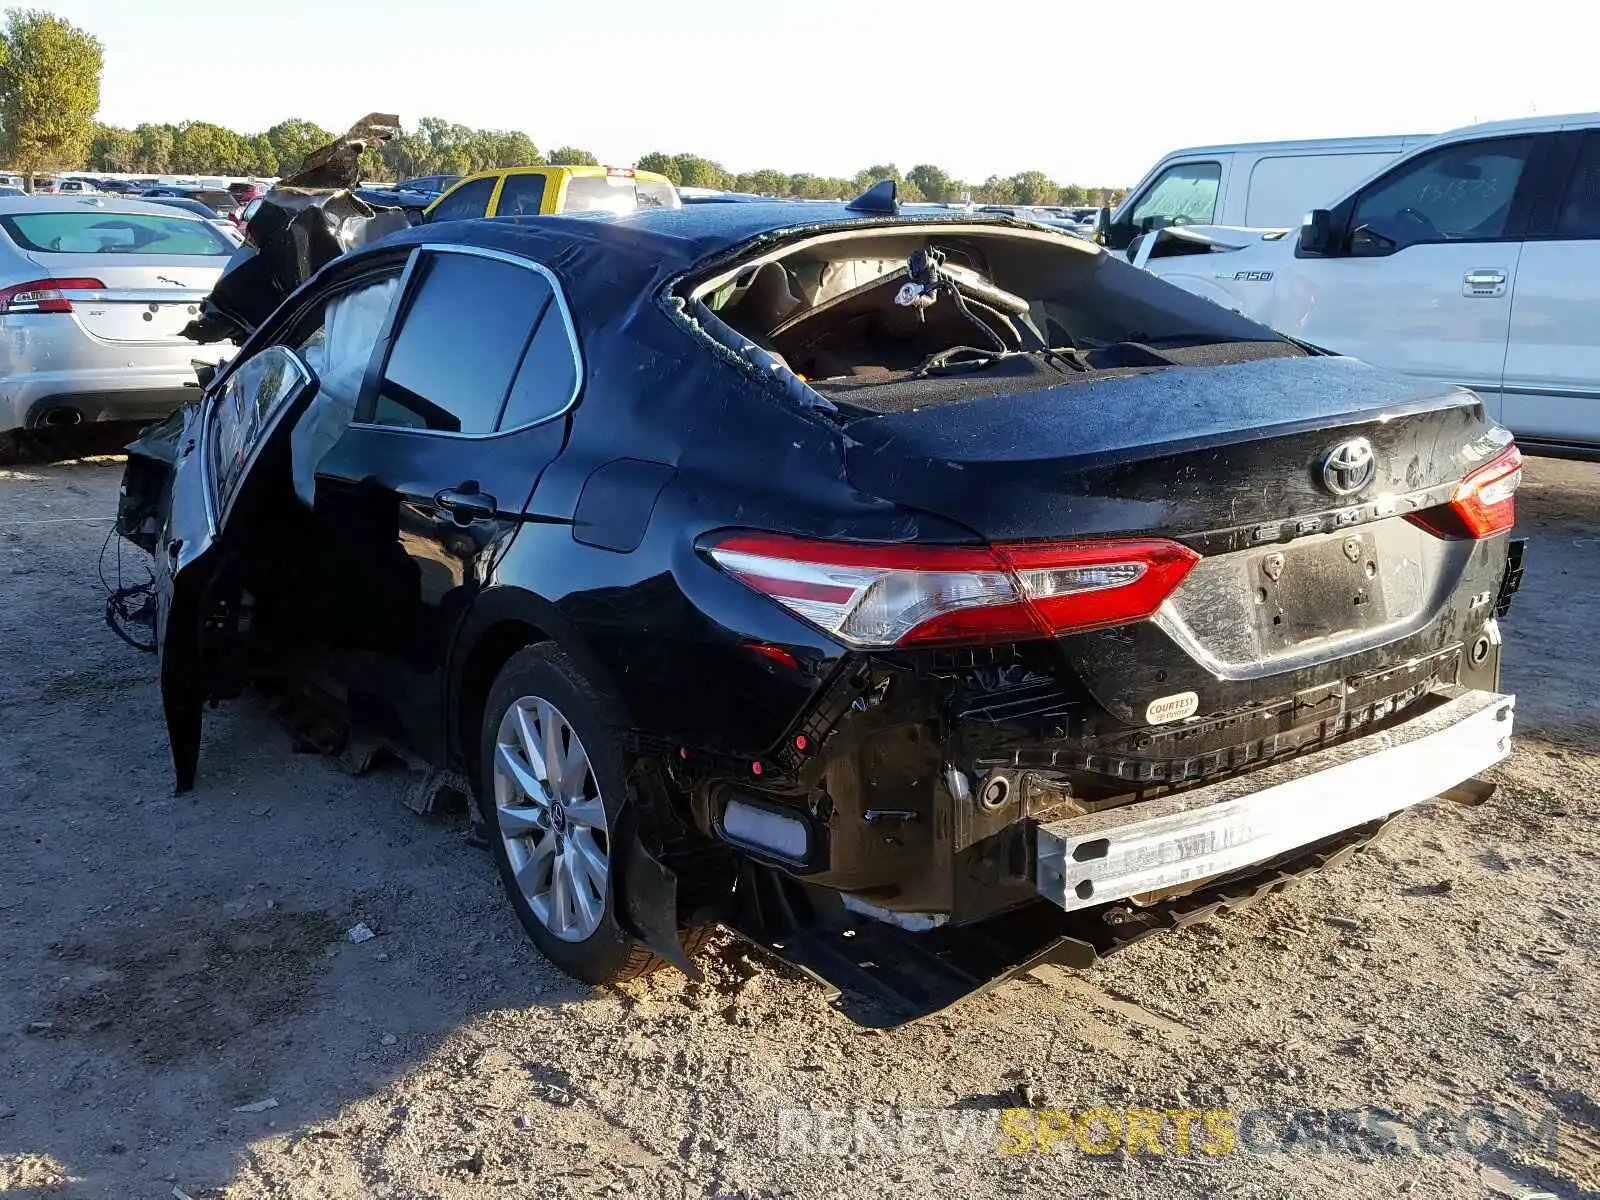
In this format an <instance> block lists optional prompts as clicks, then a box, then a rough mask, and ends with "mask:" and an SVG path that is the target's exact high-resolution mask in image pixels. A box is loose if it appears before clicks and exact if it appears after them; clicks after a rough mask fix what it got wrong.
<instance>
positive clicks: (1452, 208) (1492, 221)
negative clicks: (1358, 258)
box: [1350, 137, 1533, 254]
mask: <svg viewBox="0 0 1600 1200" xmlns="http://www.w3.org/2000/svg"><path fill="white" fill-rule="evenodd" d="M1532 148H1533V139H1532V138H1531V137H1512V138H1493V139H1491V140H1489V141H1483V142H1460V143H1457V144H1455V145H1452V146H1441V147H1439V149H1437V150H1433V151H1430V152H1429V153H1427V154H1421V155H1418V156H1417V157H1416V158H1413V159H1411V160H1410V161H1409V162H1404V163H1401V164H1400V165H1399V166H1397V167H1396V168H1395V169H1394V170H1392V171H1390V172H1389V173H1388V174H1387V175H1385V176H1383V177H1382V178H1381V179H1379V180H1377V181H1376V182H1374V183H1373V184H1372V185H1371V186H1370V187H1368V188H1367V189H1366V191H1364V192H1362V193H1361V195H1360V196H1359V197H1358V198H1357V200H1356V204H1355V210H1354V213H1353V215H1352V216H1351V219H1350V229H1351V230H1352V234H1351V239H1350V249H1351V251H1352V252H1353V253H1355V254H1361V253H1392V252H1393V251H1394V250H1395V249H1399V248H1404V247H1406V246H1416V245H1424V244H1427V243H1430V242H1458V241H1473V242H1484V241H1495V240H1497V239H1499V238H1503V237H1506V236H1521V235H1520V233H1518V232H1512V231H1508V227H1507V219H1508V218H1509V217H1510V214H1511V202H1512V200H1513V199H1515V197H1516V194H1517V184H1518V183H1519V182H1520V181H1521V179H1522V171H1523V168H1524V167H1525V166H1527V163H1528V153H1529V151H1530V150H1531V149H1532Z"/></svg>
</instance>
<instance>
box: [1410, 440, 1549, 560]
mask: <svg viewBox="0 0 1600 1200" xmlns="http://www.w3.org/2000/svg"><path fill="white" fill-rule="evenodd" d="M1521 482H1522V451H1520V450H1518V449H1517V448H1516V447H1515V446H1510V447H1507V448H1506V449H1505V450H1504V451H1503V452H1501V453H1500V454H1498V455H1496V456H1495V457H1494V458H1492V459H1490V460H1489V461H1488V462H1486V463H1484V464H1483V466H1481V467H1479V468H1478V469H1477V470H1476V471H1473V472H1472V473H1471V474H1469V475H1468V476H1467V477H1466V478H1465V479H1463V480H1462V481H1461V482H1460V483H1458V484H1457V485H1456V494H1455V495H1454V496H1453V497H1451V500H1450V503H1449V504H1442V505H1440V506H1439V507H1437V508H1429V509H1424V510H1423V511H1422V512H1419V513H1414V514H1412V517H1411V519H1412V520H1413V521H1414V522H1416V523H1417V524H1418V525H1421V526H1422V527H1423V528H1424V529H1426V530H1428V531H1429V532H1430V533H1433V534H1436V535H1437V536H1439V537H1447V538H1486V537H1492V536H1493V535H1494V534H1497V533H1504V532H1506V530H1508V529H1510V528H1511V527H1512V526H1513V525H1514V524H1516V521H1517V485H1518V484H1520V483H1521Z"/></svg>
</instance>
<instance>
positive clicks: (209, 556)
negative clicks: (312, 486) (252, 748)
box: [154, 346, 315, 792]
mask: <svg viewBox="0 0 1600 1200" xmlns="http://www.w3.org/2000/svg"><path fill="white" fill-rule="evenodd" d="M314 393H315V377H314V376H313V374H312V373H311V371H310V370H309V369H308V367H307V366H306V364H305V362H304V360H303V359H302V358H300V357H299V356H298V355H297V354H295V353H294V352H292V351H290V350H289V349H287V348H286V347H283V346H269V347H267V348H266V349H265V350H263V351H261V352H260V353H257V354H254V355H252V356H251V357H250V358H249V359H247V360H245V361H244V362H243V363H242V364H240V365H239V366H238V367H237V368H235V369H234V370H232V371H231V372H230V373H229V374H228V376H227V378H226V379H225V380H223V381H222V382H221V383H220V384H219V385H218V386H217V387H216V388H215V389H214V390H213V391H211V392H209V393H208V394H207V395H206V396H205V398H204V399H203V401H202V402H201V403H200V404H199V405H198V406H196V407H194V408H187V407H186V408H183V409H180V410H179V411H178V412H177V413H174V414H173V416H172V417H170V418H168V423H169V424H171V423H179V422H181V432H180V433H179V435H178V436H177V438H176V439H174V444H175V445H176V447H177V450H176V455H175V458H174V461H173V465H172V484H171V491H170V494H169V497H168V500H167V509H168V511H167V517H166V520H165V522H164V524H163V527H162V536H161V539H160V541H159V543H158V544H157V546H156V547H155V552H154V557H155V568H154V575H155V580H154V593H155V634H156V645H157V648H158V650H159V651H160V656H161V669H160V676H161V705H162V712H163V715H164V717H165V720H166V725H167V740H168V743H169V745H170V747H171V751H172V765H173V771H174V773H175V775H176V778H177V790H178V791H180V792H186V791H188V790H189V789H191V788H192V787H193V786H194V781H195V770H196V767H197V765H198V762H199V756H200V723H201V713H202V712H203V710H204V707H205V705H206V703H207V702H208V701H209V702H215V701H217V700H220V699H226V698H228V697H230V696H234V695H237V694H238V691H239V688H240V687H242V682H241V681H240V679H239V677H238V670H237V658H238V656H237V654H236V652H235V649H236V646H237V633H238V629H239V622H240V620H241V608H242V605H241V604H240V603H239V600H240V594H241V588H240V585H239V583H238V581H237V579H236V578H235V575H236V571H235V569H234V568H235V563H234V562H233V561H231V556H230V554H229V553H228V551H229V549H230V539H232V538H233V537H234V536H235V534H236V526H237V525H239V524H241V523H243V524H245V525H247V526H248V524H249V522H248V520H247V519H244V520H242V521H241V519H240V518H238V517H237V514H239V513H241V512H244V513H248V512H249V511H250V510H251V509H252V508H253V507H254V506H255V505H257V504H258V503H268V504H270V503H271V502H272V498H273V496H272V493H273V491H274V484H275V483H276V484H279V485H283V484H286V483H287V472H286V471H285V467H286V466H287V462H286V458H285V456H284V455H283V454H281V453H273V452H272V451H273V449H274V446H275V440H274V439H275V437H276V435H278V434H279V433H280V432H281V431H287V430H289V429H290V428H292V426H293V425H294V423H295V419H296V418H297V417H298V416H299V415H300V414H301V413H302V412H303V411H304V410H305V407H306V405H307V404H308V403H309V402H310V400H311V397H312V396H313V395H314ZM258 468H260V469H259V470H258ZM264 497H265V499H264Z"/></svg>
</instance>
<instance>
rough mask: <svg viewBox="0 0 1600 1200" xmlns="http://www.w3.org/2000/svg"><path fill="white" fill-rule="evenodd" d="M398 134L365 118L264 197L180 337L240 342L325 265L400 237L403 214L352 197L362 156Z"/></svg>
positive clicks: (388, 121)
mask: <svg viewBox="0 0 1600 1200" xmlns="http://www.w3.org/2000/svg"><path fill="white" fill-rule="evenodd" d="M399 131H400V118H399V117H396V116H393V115H390V114H386V113H368V114H367V115H366V116H365V117H362V118H361V120H359V121H357V122H356V123H355V124H354V125H352V126H351V127H350V128H349V129H348V130H347V131H346V132H345V133H343V134H342V135H340V136H339V137H337V138H335V139H334V140H333V141H331V142H329V143H328V144H327V145H326V146H322V147H319V148H318V149H316V150H313V151H312V152H311V153H310V154H308V155H306V157H305V160H304V161H303V162H302V163H301V164H300V167H299V169H298V170H296V171H295V172H294V173H293V174H292V175H289V176H288V177H286V178H284V179H282V180H280V181H279V182H278V183H277V184H276V185H275V186H274V187H273V188H272V190H271V191H269V192H268V193H267V194H266V195H265V196H264V197H262V200H261V207H260V208H258V209H257V210H256V212H255V215H254V216H253V217H251V218H250V224H249V225H248V226H246V228H245V241H244V245H242V246H240V247H239V249H238V250H236V251H235V252H234V254H233V257H232V258H230V259H229V260H228V265H227V266H226V267H225V268H224V269H223V272H222V277H221V278H220V279H218V280H217V284H216V286H215V287H214V288H213V289H212V291H211V295H209V296H207V297H206V299H205V300H204V301H203V302H202V303H201V306H200V316H199V317H198V318H197V319H196V320H194V321H191V322H190V323H189V324H188V326H186V327H185V328H184V330H183V334H184V336H185V337H188V338H192V339H193V340H195V341H197V342H220V341H224V340H230V339H231V340H233V341H243V340H244V339H245V338H246V337H247V336H249V334H250V333H251V332H253V331H254V330H255V328H256V327H257V326H258V325H260V324H261V323H262V322H263V321H265V320H266V319H267V317H269V316H271V315H272V312H273V310H274V309H276V308H277V307H278V305H279V304H281V303H282V302H283V300H284V299H285V298H286V297H287V296H288V295H289V294H290V293H291V292H293V291H294V290H295V289H296V288H297V287H299V286H300V285H301V284H302V283H304V282H305V281H306V280H307V279H309V278H311V276H312V275H314V274H315V273H316V272H317V271H318V270H319V269H320V268H321V267H322V266H323V265H324V264H326V263H328V262H331V261H332V260H333V259H335V258H338V257H339V255H341V254H345V253H348V252H349V251H351V250H354V249H356V248H358V247H360V246H364V245H366V244H367V243H368V242H372V241H376V240H377V239H378V238H381V237H384V236H385V235H387V234H390V233H393V232H395V231H396V230H399V229H405V228H406V227H407V226H408V225H409V224H410V221H409V220H408V218H407V217H406V215H405V213H404V212H401V211H400V210H398V209H380V208H375V207H373V206H372V205H370V204H368V203H367V202H366V201H365V200H362V199H361V198H360V197H358V196H357V195H356V194H355V191H354V189H355V188H356V187H358V186H359V185H360V183H361V155H362V153H363V152H364V151H366V150H368V149H370V148H372V147H375V146H381V145H383V144H384V143H385V142H387V141H389V139H390V138H392V137H394V136H395V134H397V133H398V132H399Z"/></svg>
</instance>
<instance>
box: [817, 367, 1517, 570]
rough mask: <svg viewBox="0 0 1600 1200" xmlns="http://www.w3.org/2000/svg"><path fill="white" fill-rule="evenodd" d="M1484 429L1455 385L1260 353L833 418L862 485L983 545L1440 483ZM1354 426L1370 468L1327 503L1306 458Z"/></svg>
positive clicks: (1282, 514)
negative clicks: (847, 419)
mask: <svg viewBox="0 0 1600 1200" xmlns="http://www.w3.org/2000/svg"><path fill="white" fill-rule="evenodd" d="M1492 424H1493V422H1492V421H1490V419H1489V418H1488V416H1487V415H1486V413H1485V412H1484V408H1483V403H1482V401H1481V400H1479V399H1478V397H1477V396H1476V395H1474V394H1473V393H1471V392H1469V391H1466V390H1464V389H1461V388H1457V387H1453V386H1450V385H1445V384H1437V385H1433V384H1427V383H1421V382H1419V381H1417V380H1415V379H1411V378H1408V377H1406V376H1401V375H1395V374H1391V373H1389V372H1386V371H1381V370H1379V369H1377V368H1375V367H1370V366H1367V365H1365V364H1363V363H1360V362H1357V361H1355V360H1354V359H1347V358H1336V357H1330V356H1316V357H1309V358H1274V359H1265V360H1260V361H1255V362H1246V363H1238V364H1232V365H1225V366H1210V367H1169V368H1165V369H1162V370H1159V371H1154V372H1151V373H1148V374H1144V375H1138V376H1134V377H1123V378H1111V379H1105V380H1100V381H1089V382H1084V383H1074V384H1071V385H1068V386H1064V387H1053V388H1046V389H1044V390H1040V391H1032V392H1024V393H1019V394H1013V395H997V396H987V397H984V398H982V399H974V400H964V401H954V402H951V403H945V404H937V405H931V406H929V407H925V408H918V409H912V410H909V411H903V412H896V413H890V414H886V415H881V416H869V417H863V418H861V419H858V420H854V421H852V422H851V423H850V424H849V426H848V429H847V436H848V438H849V445H848V449H847V452H846V465H847V470H848V472H849V477H850V481H851V482H852V483H853V484H854V485H855V486H856V487H858V488H860V489H861V490H862V491H864V492H867V493H869V494H871V495H874V496H880V497H882V498H883V499H885V500H891V501H894V502H896V503H899V504H903V505H906V506H907V507H911V508H916V509H921V510H923V511H927V512H933V513H936V514H938V515H939V516H942V517H947V518H949V519H951V520H955V521H959V522H960V523H962V524H963V525H966V526H967V527H968V528H970V529H971V530H972V531H973V532H974V533H977V534H979V535H981V536H982V537H984V538H986V539H989V540H991V541H1022V540H1028V539H1040V538H1060V537H1073V536H1078V537H1082V536H1091V537H1099V536H1106V535H1112V534H1123V533H1127V534H1132V533H1159V534H1162V535H1164V536H1167V537H1180V538H1181V537H1187V536H1192V535H1199V536H1200V537H1201V538H1202V540H1206V541H1211V540H1214V539H1215V537H1216V536H1217V535H1218V534H1220V533H1222V532H1224V531H1227V530H1232V529H1245V528H1249V527H1253V526H1256V525H1260V524H1262V523H1270V522H1283V521H1288V520H1292V519H1309V518H1311V517H1313V516H1315V515H1318V514H1327V513H1330V512H1335V511H1341V510H1346V509H1349V508H1351V507H1352V506H1355V507H1360V506H1361V505H1362V504H1364V503H1365V504H1371V503H1373V502H1374V501H1375V500H1376V499H1377V498H1386V499H1395V500H1396V502H1397V503H1398V502H1399V500H1400V498H1401V497H1404V496H1408V495H1412V494H1415V493H1419V492H1425V491H1428V490H1429V489H1432V488H1435V487H1439V486H1443V485H1446V484H1454V483H1455V481H1457V480H1459V479H1460V478H1461V476H1462V475H1463V474H1464V473H1465V471H1466V470H1468V469H1470V467H1472V466H1476V465H1478V462H1479V461H1480V460H1479V459H1477V458H1475V457H1474V455H1476V454H1478V453H1479V451H1478V450H1477V449H1476V443H1477V441H1478V439H1479V438H1480V437H1481V436H1482V435H1483V433H1484V432H1485V431H1486V430H1487V429H1489V428H1490V427H1491V426H1492ZM1357 436H1364V437H1366V438H1368V439H1369V440H1370V441H1371V443H1372V446H1373V450H1374V453H1375V456H1376V464H1375V465H1376V477H1375V478H1374V479H1373V480H1372V482H1371V483H1370V484H1369V485H1368V486H1366V487H1365V488H1362V489H1359V491H1358V492H1357V493H1356V495H1355V496H1354V497H1343V496H1340V495H1338V494H1337V493H1334V492H1332V491H1330V490H1329V489H1328V488H1327V487H1326V486H1325V485H1324V483H1323V481H1322V460H1323V457H1324V456H1325V455H1326V453H1327V452H1328V451H1329V450H1330V449H1331V448H1333V447H1334V446H1335V445H1337V444H1339V443H1340V442H1342V441H1344V440H1346V439H1349V438H1352V437H1357ZM1196 548H1197V549H1200V550H1202V552H1205V547H1204V546H1196Z"/></svg>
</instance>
